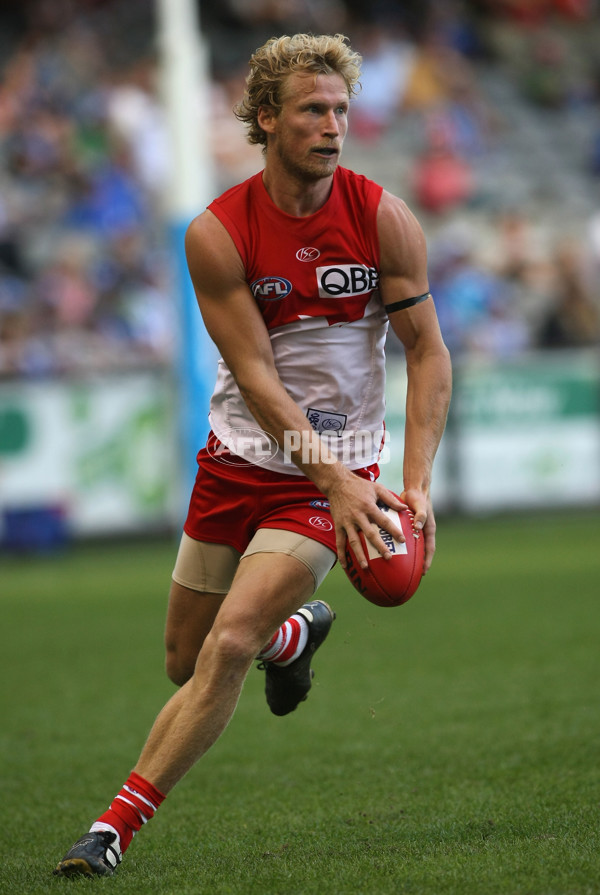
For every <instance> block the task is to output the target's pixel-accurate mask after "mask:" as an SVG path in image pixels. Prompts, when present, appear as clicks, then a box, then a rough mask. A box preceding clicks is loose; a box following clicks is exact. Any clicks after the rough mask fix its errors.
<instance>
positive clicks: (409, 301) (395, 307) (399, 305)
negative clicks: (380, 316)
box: [384, 292, 431, 314]
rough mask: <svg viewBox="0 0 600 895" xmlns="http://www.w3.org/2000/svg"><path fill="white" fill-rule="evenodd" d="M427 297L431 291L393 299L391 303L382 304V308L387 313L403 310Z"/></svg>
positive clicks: (429, 296)
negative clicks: (399, 299)
mask: <svg viewBox="0 0 600 895" xmlns="http://www.w3.org/2000/svg"><path fill="white" fill-rule="evenodd" d="M427 298H431V292H424V293H423V295H415V296H414V297H413V298H403V299H402V300H401V301H393V302H392V303H391V305H384V308H385V310H386V312H387V313H388V314H391V313H392V312H393V311H404V310H405V309H406V308H412V306H413V305H418V304H420V302H422V301H425V299H427Z"/></svg>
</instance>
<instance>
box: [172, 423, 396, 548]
mask: <svg viewBox="0 0 600 895" xmlns="http://www.w3.org/2000/svg"><path fill="white" fill-rule="evenodd" d="M207 445H208V449H207V448H203V449H202V450H201V451H200V452H199V453H198V457H197V460H198V474H197V476H196V482H195V484H194V489H193V491H192V496H191V499H190V506H189V510H188V515H187V519H186V521H185V524H184V526H183V529H184V531H185V533H186V534H187V535H189V536H190V537H191V538H194V539H195V540H197V541H208V542H210V543H212V544H229V545H230V546H231V547H234V548H235V549H236V550H237V551H238V552H239V553H243V552H244V551H245V549H246V547H247V546H248V544H249V543H250V541H251V540H252V537H253V536H254V534H255V532H256V531H257V530H258V529H259V528H279V529H283V530H284V531H293V532H297V533H298V534H301V535H304V536H305V537H308V538H312V539H313V540H314V541H318V542H319V543H321V544H324V545H325V546H326V547H329V549H330V550H333V552H334V553H336V552H337V551H336V544H335V531H334V527H333V522H332V520H331V512H330V509H329V501H328V500H327V499H326V498H325V497H324V495H323V494H322V493H321V492H320V491H319V490H318V488H317V487H316V486H315V485H314V484H313V483H312V482H311V481H310V479H307V478H306V477H305V476H303V475H286V474H284V473H278V472H271V471H270V470H268V469H264V468H263V467H262V466H257V465H255V464H251V463H248V462H247V461H246V460H243V459H242V458H240V457H236V456H235V455H233V454H230V453H229V452H228V451H226V450H223V446H222V445H221V443H220V442H218V440H217V439H216V438H215V436H214V435H213V434H212V433H211V434H210V436H209V439H208V442H207ZM216 447H219V450H215V448H216ZM215 453H216V454H217V456H214V454H215ZM355 472H356V475H359V476H361V477H362V478H366V479H370V480H371V481H375V479H377V478H378V476H379V467H378V465H377V464H376V463H374V464H373V465H371V466H368V467H366V468H365V469H358V470H356V471H355Z"/></svg>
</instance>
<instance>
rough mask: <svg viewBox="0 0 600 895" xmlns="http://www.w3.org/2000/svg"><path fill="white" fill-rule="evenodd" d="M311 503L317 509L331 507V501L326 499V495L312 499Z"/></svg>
mask: <svg viewBox="0 0 600 895" xmlns="http://www.w3.org/2000/svg"><path fill="white" fill-rule="evenodd" d="M310 505H311V507H315V509H317V510H328V509H329V507H330V503H329V501H328V500H325V498H324V497H318V498H317V499H316V500H311V502H310Z"/></svg>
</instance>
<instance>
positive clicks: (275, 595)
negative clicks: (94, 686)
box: [135, 553, 314, 794]
mask: <svg viewBox="0 0 600 895" xmlns="http://www.w3.org/2000/svg"><path fill="white" fill-rule="evenodd" d="M313 588H314V579H313V576H312V574H311V573H310V571H309V570H308V569H307V568H306V567H305V566H304V565H303V564H302V563H301V562H300V561H299V560H297V559H296V558H295V557H291V556H286V555H283V554H279V553H277V554H274V553H269V554H264V553H261V554H255V555H252V556H248V557H246V558H245V559H244V560H243V561H241V562H240V565H239V569H238V572H237V574H236V576H235V579H234V581H233V585H232V587H231V590H230V592H229V594H228V595H227V597H225V599H224V600H223V603H222V605H221V608H220V610H219V612H218V613H217V616H216V618H215V621H214V624H213V626H212V629H211V631H210V632H209V634H208V635H207V637H206V639H205V640H204V644H203V646H202V649H201V651H200V653H199V655H198V659H197V662H196V667H195V669H194V674H193V676H192V678H191V679H190V680H189V681H188V682H187V683H186V684H184V686H183V687H182V688H181V689H180V690H179V691H178V692H177V693H175V695H174V696H173V697H172V698H171V700H170V701H169V702H168V703H167V704H166V706H165V707H164V709H163V710H162V712H161V713H160V714H159V716H158V718H157V719H156V722H155V724H154V727H153V728H152V730H151V732H150V736H149V737H148V740H147V742H146V745H145V746H144V749H143V750H142V754H141V756H140V759H139V761H138V763H137V765H136V767H135V771H136V773H137V774H139V775H140V776H142V777H144V778H145V779H146V780H149V781H150V782H151V783H152V784H153V785H154V786H155V787H157V789H159V790H160V791H161V792H163V793H165V794H166V793H168V792H169V791H170V790H171V789H172V788H173V786H175V784H176V783H177V782H178V781H179V780H180V779H181V778H182V777H183V776H184V774H185V773H187V771H188V770H189V769H190V768H191V767H192V765H193V764H195V762H196V761H197V760H198V759H199V758H200V757H201V756H202V755H203V754H204V753H205V752H206V751H207V750H208V749H209V748H210V746H211V745H212V744H213V743H214V742H215V741H216V740H217V739H218V737H219V736H220V734H221V733H222V732H223V730H224V729H225V727H226V726H227V724H228V722H229V720H230V718H231V716H232V715H233V712H234V710H235V707H236V705H237V701H238V699H239V696H240V693H241V690H242V686H243V683H244V680H245V678H246V675H247V673H248V670H249V669H250V667H251V665H252V662H253V661H254V659H255V657H256V656H257V655H258V653H259V652H260V650H261V648H262V647H263V646H264V644H265V643H268V642H269V640H270V639H271V637H272V636H273V633H274V632H275V631H276V630H277V628H279V627H280V626H281V625H282V624H283V622H284V621H286V619H287V618H289V616H290V615H292V614H293V613H294V611H295V610H296V609H298V608H299V607H300V606H301V605H302V604H303V603H304V602H305V601H306V600H307V599H308V598H309V597H310V596H311V595H312V592H313Z"/></svg>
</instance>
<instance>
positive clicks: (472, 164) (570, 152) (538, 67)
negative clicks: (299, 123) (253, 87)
mask: <svg viewBox="0 0 600 895" xmlns="http://www.w3.org/2000/svg"><path fill="white" fill-rule="evenodd" d="M176 5H177V3H174V4H171V6H172V7H173V6H176ZM192 5H193V4H192ZM168 6H169V4H168V3H163V4H159V3H158V2H157V3H155V2H153V0H128V2H127V3H123V2H119V0H18V2H17V0H14V2H13V0H3V2H2V3H1V5H0V544H1V545H2V548H3V549H4V550H9V551H11V550H12V551H14V550H31V549H33V550H48V549H54V548H55V547H57V546H59V545H62V544H64V543H66V542H67V541H68V540H70V539H71V538H73V537H89V536H100V535H106V534H119V533H132V534H133V533H140V532H147V531H156V532H162V531H167V532H168V531H175V530H177V529H178V528H179V526H180V523H181V520H182V515H183V513H184V511H185V503H186V500H187V487H188V484H189V476H190V470H191V469H192V466H193V455H194V452H195V450H196V449H198V448H199V447H200V446H201V443H200V441H199V440H198V439H197V435H198V432H202V431H203V430H204V427H205V419H206V412H207V407H206V399H207V395H208V394H209V393H210V391H211V390H212V385H213V381H214V373H213V372H212V370H213V360H214V358H213V356H212V351H211V349H210V347H209V346H208V345H207V344H206V342H205V341H204V340H203V339H202V336H201V335H199V334H198V333H197V332H196V330H195V329H194V327H195V326H197V322H196V323H190V322H189V321H190V317H189V310H190V309H189V301H190V298H189V294H188V293H189V284H188V283H186V282H185V275H183V274H182V261H181V257H180V253H181V238H182V233H183V229H182V227H183V228H184V227H185V224H186V223H187V222H188V221H189V220H191V218H192V217H193V216H194V214H195V213H197V212H200V211H202V210H203V208H204V206H205V205H206V204H207V203H208V202H209V201H210V200H211V198H212V197H213V196H216V195H218V194H219V193H220V192H222V191H223V190H224V189H226V188H227V187H229V186H231V185H233V184H234V183H237V182H239V181H240V180H242V179H244V178H246V177H248V176H250V175H251V174H253V173H254V172H255V171H257V170H259V169H260V168H261V166H262V160H261V153H260V149H259V148H258V147H251V146H249V145H248V144H247V143H246V142H245V133H244V129H243V127H242V125H241V124H240V123H239V122H237V120H236V119H235V118H234V116H233V114H232V111H231V109H232V106H233V105H234V103H235V102H236V101H237V100H238V99H239V97H240V96H241V93H242V90H243V84H244V78H245V76H246V72H247V61H248V58H249V56H250V54H251V53H252V51H253V50H254V49H255V48H256V47H257V46H259V45H260V44H262V43H263V42H264V41H265V40H266V39H268V38H269V37H271V36H273V35H279V34H283V33H286V32H287V33H293V32H297V31H313V32H343V33H344V34H347V35H348V36H349V38H350V41H351V43H352V45H353V47H354V48H355V49H357V50H358V51H359V52H360V53H361V54H362V55H363V59H364V65H363V79H362V84H363V89H362V91H361V93H360V94H359V96H358V97H357V98H356V99H355V100H354V102H353V106H352V110H351V115H350V134H349V137H348V139H347V143H346V148H345V152H344V158H343V163H344V164H345V165H347V166H348V167H351V168H353V169H355V170H357V171H359V172H361V173H364V174H366V175H367V176H370V177H372V178H374V179H376V180H377V181H378V182H380V183H381V184H382V185H383V186H384V187H385V188H386V189H388V190H390V191H392V192H394V193H396V194H397V195H400V196H402V197H403V198H405V199H406V201H407V202H408V203H409V205H410V207H411V208H412V209H413V211H414V212H415V213H416V214H417V216H418V217H419V219H420V221H421V223H422V225H423V227H424V229H425V232H426V236H427V239H428V244H429V268H430V284H431V289H432V292H433V294H434V297H435V300H436V304H437V308H438V313H439V316H440V322H441V325H442V329H443V332H444V336H445V339H446V342H447V344H448V346H449V348H450V350H451V352H452V355H453V360H454V366H455V372H456V386H455V395H454V400H453V405H452V411H451V416H450V420H449V424H448V430H447V433H446V436H445V438H444V441H443V445H442V448H441V449H440V453H439V457H438V461H437V466H436V480H435V488H434V492H435V493H434V497H435V500H436V503H437V507H438V511H439V512H440V513H447V514H450V513H463V514H490V513H497V512H500V511H520V510H523V509H535V510H539V509H548V510H549V511H553V510H555V509H556V508H559V507H564V506H567V507H598V505H599V504H600V352H599V347H600V286H599V277H600V12H599V8H598V3H597V2H594V0H470V2H468V0H464V2H459V0H437V2H436V0H405V2H402V0H396V2H394V0H370V2H364V0H264V2H263V0H220V2H219V3H214V2H208V0H207V2H204V0H200V2H197V3H196V4H195V6H194V13H195V15H196V17H197V20H198V22H199V24H200V26H201V36H202V39H201V41H200V43H199V48H200V50H202V54H201V57H200V59H201V63H202V64H201V65H199V66H198V80H197V83H188V85H187V88H188V90H189V91H190V93H189V98H187V97H186V99H185V105H184V113H185V114H184V121H183V129H184V131H185V132H187V135H188V136H189V145H190V146H191V147H192V148H194V147H198V154H197V165H198V166H202V170H201V171H197V172H195V174H197V175H198V178H197V180H198V183H203V184H204V186H203V187H202V188H201V189H199V188H198V183H197V182H196V177H195V175H194V172H192V178H191V180H192V181H193V183H192V182H190V189H189V192H188V194H187V197H186V196H184V199H183V205H182V207H183V215H184V218H185V219H184V220H182V219H181V214H182V208H181V207H180V208H179V209H177V208H176V207H175V206H174V202H173V195H174V187H173V183H174V177H175V179H176V177H177V173H178V172H177V170H174V169H176V168H177V167H178V165H179V155H178V153H177V151H176V149H174V142H173V139H174V134H173V114H172V112H173V110H172V108H171V106H170V103H171V102H172V95H171V97H169V95H168V90H167V89H166V84H167V81H168V64H169V52H168V48H167V49H165V42H164V34H163V31H164V30H165V27H166V26H165V21H166V20H165V9H166V8H168ZM203 70H204V72H205V74H206V79H205V80H201V79H200V74H201V72H202V71H203ZM186 110H187V112H186ZM180 111H181V110H180ZM179 120H180V127H181V118H180V119H179ZM186 164H188V165H189V159H188V162H187V163H186ZM185 170H186V172H188V173H189V168H186V169H185ZM184 187H185V184H184ZM179 188H180V189H181V183H179ZM186 201H187V205H186ZM188 207H189V213H188V211H187V209H188ZM192 209H193V210H192ZM186 214H187V217H186ZM178 216H179V217H178ZM186 308H187V310H186ZM198 316H199V315H196V317H198ZM182 358H183V359H184V362H183V364H182ZM186 359H187V360H186ZM205 361H206V363H205V364H204V362H205ZM203 364H204V366H203ZM207 370H209V371H210V372H206V371H207ZM190 381H192V382H193V381H195V382H196V385H197V389H196V390H195V391H192V393H191V394H190V388H189V382H190ZM185 383H188V385H185ZM404 390H405V376H404V370H403V362H402V355H401V349H400V347H399V346H397V345H395V344H394V343H393V342H390V372H389V386H388V427H389V434H390V444H389V447H390V454H391V458H392V459H391V460H390V462H389V463H388V464H387V465H384V466H383V468H382V472H383V479H384V481H385V482H386V483H387V484H389V485H390V486H392V487H393V486H394V483H395V484H396V485H398V482H399V476H400V472H401V452H402V425H403V397H404ZM192 417H193V418H194V422H195V428H194V433H193V438H196V442H195V444H194V442H193V438H192V439H190V437H189V433H186V432H185V431H184V430H185V427H186V422H185V421H186V420H187V421H188V423H189V420H190V418H192ZM204 431H205V430H204ZM192 445H194V446H193V447H192Z"/></svg>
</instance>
